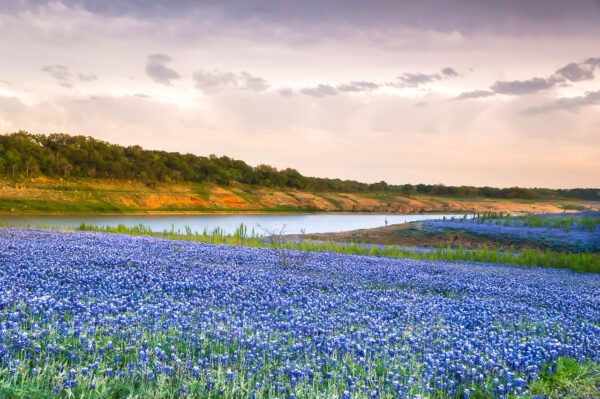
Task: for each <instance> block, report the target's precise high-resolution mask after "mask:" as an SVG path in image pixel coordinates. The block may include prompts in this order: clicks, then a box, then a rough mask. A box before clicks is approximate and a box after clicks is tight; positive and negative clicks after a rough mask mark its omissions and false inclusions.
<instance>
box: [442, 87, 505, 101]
mask: <svg viewBox="0 0 600 399" xmlns="http://www.w3.org/2000/svg"><path fill="white" fill-rule="evenodd" d="M494 94H495V93H494V92H493V91H489V90H473V91H466V92H464V93H460V94H459V95H458V96H456V97H454V98H453V99H452V100H453V101H458V100H470V99H474V98H483V97H490V96H493V95H494Z"/></svg>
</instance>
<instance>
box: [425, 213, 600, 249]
mask: <svg viewBox="0 0 600 399" xmlns="http://www.w3.org/2000/svg"><path fill="white" fill-rule="evenodd" d="M422 224H423V227H424V228H425V229H430V230H435V229H438V230H444V229H456V230H464V231H467V232H469V233H472V234H475V235H479V236H482V237H489V238H495V239H503V240H512V241H515V242H530V243H533V244H537V245H540V246H544V247H546V248H551V249H555V250H560V251H569V252H585V251H589V252H598V251H600V212H578V213H564V214H544V215H520V216H509V215H503V214H481V215H476V216H474V217H473V218H466V217H460V218H451V219H446V218H444V219H441V220H427V221H424V222H423V223H422Z"/></svg>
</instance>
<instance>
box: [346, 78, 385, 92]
mask: <svg viewBox="0 0 600 399" xmlns="http://www.w3.org/2000/svg"><path fill="white" fill-rule="evenodd" d="M378 88H379V84H378V83H374V82H366V81H364V80H359V81H352V82H350V83H344V84H341V85H338V86H337V90H338V91H341V92H360V91H370V90H376V89H378Z"/></svg>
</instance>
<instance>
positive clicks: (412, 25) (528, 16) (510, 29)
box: [0, 0, 600, 37]
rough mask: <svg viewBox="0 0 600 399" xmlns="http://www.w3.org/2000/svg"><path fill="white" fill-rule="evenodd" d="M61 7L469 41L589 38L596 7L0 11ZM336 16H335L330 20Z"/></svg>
mask: <svg viewBox="0 0 600 399" xmlns="http://www.w3.org/2000/svg"><path fill="white" fill-rule="evenodd" d="M56 2H60V3H62V4H63V5H65V6H66V7H69V8H74V9H83V10H86V11H88V12H91V13H96V14H101V15H107V16H114V17H123V16H126V17H130V18H135V19H153V20H156V19H165V18H172V19H175V18H189V19H192V20H196V21H198V24H200V23H201V22H204V21H205V20H206V19H207V17H212V18H213V19H212V20H213V21H217V23H219V24H220V25H226V26H236V27H239V26H248V25H249V24H251V23H254V24H258V23H260V25H261V26H265V25H276V26H283V27H286V29H289V30H291V31H298V32H300V31H303V32H310V31H311V28H314V32H315V37H317V36H318V35H317V34H316V33H317V32H318V33H319V34H320V35H321V37H322V35H323V33H324V32H326V30H325V29H323V27H335V26H341V27H351V28H352V29H355V30H358V31H367V32H369V31H382V32H385V31H388V30H389V29H390V28H398V29H403V28H409V29H415V30H421V31H438V32H448V33H451V32H458V33H460V34H461V35H473V34H477V33H479V32H485V33H489V32H493V33H502V34H509V35H515V36H518V37H523V35H527V34H533V35H539V34H545V33H550V34H557V33H564V32H574V33H584V34H589V33H590V31H595V28H596V27H597V22H598V18H599V17H600V3H599V2H598V1H597V0H578V1H573V2H569V4H568V6H566V5H565V2H564V0H545V1H521V2H517V1H509V2H506V1H493V0H447V1H443V2H439V1H436V0H422V1H418V2H399V1H394V0H381V1H377V2H365V1H363V0H328V1H322V0H305V1H276V2H258V3H257V2H248V1H243V0H233V1H226V2H224V1H218V0H206V1H192V0H184V1H172V0H129V1H102V0H58V1H57V0H20V1H4V2H0V11H4V12H21V11H30V10H33V11H34V12H35V11H37V10H38V9H40V8H42V7H44V6H46V5H48V4H51V3H56ZM332 10H335V12H332Z"/></svg>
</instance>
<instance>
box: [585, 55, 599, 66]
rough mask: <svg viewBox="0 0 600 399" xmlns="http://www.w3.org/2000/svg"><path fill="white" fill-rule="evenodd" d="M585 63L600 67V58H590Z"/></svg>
mask: <svg viewBox="0 0 600 399" xmlns="http://www.w3.org/2000/svg"><path fill="white" fill-rule="evenodd" d="M583 63H584V64H586V65H591V66H593V67H600V58H593V57H592V58H588V59H587V60H585V61H584V62H583Z"/></svg>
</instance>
